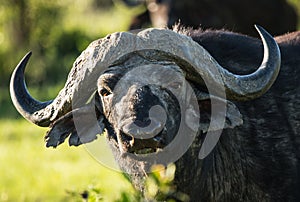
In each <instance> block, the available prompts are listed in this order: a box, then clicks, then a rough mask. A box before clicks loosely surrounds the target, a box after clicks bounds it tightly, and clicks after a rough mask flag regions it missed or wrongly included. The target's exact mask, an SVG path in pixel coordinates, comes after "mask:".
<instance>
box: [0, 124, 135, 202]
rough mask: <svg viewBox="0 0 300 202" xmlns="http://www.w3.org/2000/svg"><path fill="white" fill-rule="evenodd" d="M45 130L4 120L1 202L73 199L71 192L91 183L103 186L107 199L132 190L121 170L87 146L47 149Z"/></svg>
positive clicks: (1, 127)
mask: <svg viewBox="0 0 300 202" xmlns="http://www.w3.org/2000/svg"><path fill="white" fill-rule="evenodd" d="M45 132H46V129H44V128H39V127H37V126H35V125H32V124H30V123H28V122H27V121H26V120H1V121H0V201H30V202H31V201H43V202H44V201H73V199H72V198H70V194H68V193H67V192H78V193H80V192H82V191H83V190H85V189H86V188H87V187H91V186H97V187H100V191H101V194H102V195H103V201H113V200H116V199H117V198H119V197H120V195H118V194H116V193H121V191H129V192H131V191H132V187H131V185H130V183H129V182H128V181H127V180H126V179H125V178H124V177H123V176H122V174H121V173H119V172H117V171H114V170H111V169H109V168H106V167H104V166H102V165H101V164H99V163H98V162H97V161H96V160H94V158H93V157H92V156H91V155H90V154H89V153H88V152H87V151H86V149H85V147H84V146H80V147H69V146H68V145H67V144H66V143H65V144H63V145H61V146H59V147H58V148H57V149H51V148H50V149H49V148H46V147H45V146H44V141H43V136H44V134H45ZM101 142H102V143H101V144H103V145H104V144H105V141H103V140H102V141H101ZM99 147H100V148H101V145H99ZM100 150H101V149H100ZM102 155H104V156H105V155H107V153H106V151H103V154H102Z"/></svg>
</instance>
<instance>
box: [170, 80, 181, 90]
mask: <svg viewBox="0 0 300 202" xmlns="http://www.w3.org/2000/svg"><path fill="white" fill-rule="evenodd" d="M181 86H182V83H181V82H173V83H170V84H169V87H170V88H173V89H180V88H181Z"/></svg>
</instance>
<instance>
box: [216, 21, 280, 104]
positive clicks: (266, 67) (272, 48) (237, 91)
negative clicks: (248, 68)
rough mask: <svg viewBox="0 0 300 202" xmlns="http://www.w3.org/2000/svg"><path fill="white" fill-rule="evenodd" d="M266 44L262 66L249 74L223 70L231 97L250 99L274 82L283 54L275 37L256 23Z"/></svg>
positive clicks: (226, 87)
mask: <svg viewBox="0 0 300 202" xmlns="http://www.w3.org/2000/svg"><path fill="white" fill-rule="evenodd" d="M255 28H256V29H257V31H258V32H259V34H260V37H261V39H262V41H263V46H264V58H263V61H262V63H261V65H260V67H259V68H258V69H257V70H256V71H255V72H253V73H252V74H248V75H235V74H232V73H231V72H228V71H226V70H224V71H223V74H222V75H223V81H224V85H225V89H226V94H227V96H228V98H229V99H235V100H250V99H254V98H257V97H260V96H261V95H263V94H264V93H265V92H266V91H267V90H268V89H269V88H270V87H271V86H272V84H273V83H274V81H275V80H276V78H277V75H278V73H279V70H280V64H281V55H280V50H279V47H278V45H277V43H276V41H275V40H274V38H273V37H272V36H271V35H270V34H269V33H268V32H267V31H265V30H264V29H263V28H262V27H260V26H258V25H255Z"/></svg>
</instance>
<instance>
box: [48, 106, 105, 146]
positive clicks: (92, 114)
mask: <svg viewBox="0 0 300 202" xmlns="http://www.w3.org/2000/svg"><path fill="white" fill-rule="evenodd" d="M103 120H104V116H103V114H102V113H101V111H99V107H98V106H97V104H95V103H91V104H88V105H85V106H83V107H80V108H77V109H74V110H72V111H71V112H69V113H67V114H65V115H64V116H62V117H61V118H59V119H58V120H56V121H55V122H54V123H53V124H51V126H50V130H49V131H48V132H47V134H46V136H45V141H46V146H47V147H57V146H58V145H59V144H61V143H63V142H64V141H65V139H66V138H67V137H68V136H70V137H69V145H70V146H72V145H74V146H78V145H80V144H84V143H88V142H92V141H93V140H95V139H97V134H102V133H103V131H104V128H105V126H104V123H103Z"/></svg>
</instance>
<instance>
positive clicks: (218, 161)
mask: <svg viewBox="0 0 300 202" xmlns="http://www.w3.org/2000/svg"><path fill="white" fill-rule="evenodd" d="M199 142H200V141H199V140H197V139H196V140H195V141H194V143H193V145H192V146H191V148H190V149H189V150H188V151H187V152H186V153H185V155H184V156H183V157H182V158H181V159H180V160H178V161H177V162H176V177H175V183H176V185H177V188H178V191H181V192H183V193H186V194H188V195H189V196H190V198H191V201H239V200H241V199H243V200H244V201H264V200H265V198H266V196H264V195H263V193H262V191H261V190H260V189H259V187H258V186H257V185H255V183H254V182H251V180H249V178H248V173H247V172H248V169H249V167H248V166H249V163H251V162H247V157H246V154H245V152H244V150H243V145H242V142H241V141H240V140H239V137H238V136H235V137H232V136H231V134H230V130H226V131H223V133H222V136H221V138H220V140H219V142H218V144H217V146H216V147H215V148H214V150H213V152H212V153H210V154H209V155H208V156H207V157H206V158H205V159H204V160H200V159H198V154H199V151H200V147H201V146H200V144H199ZM253 191H254V192H253ZM248 193H256V194H255V195H253V196H251V195H250V196H249V194H248ZM249 197H251V198H249Z"/></svg>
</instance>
